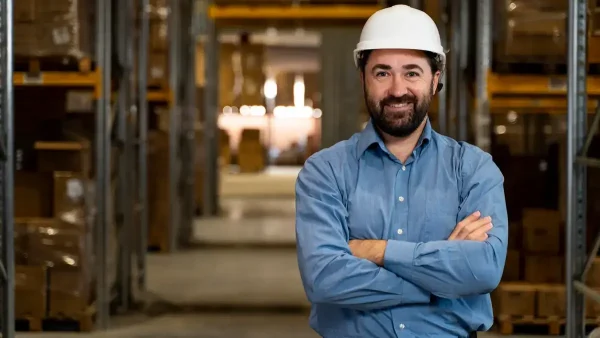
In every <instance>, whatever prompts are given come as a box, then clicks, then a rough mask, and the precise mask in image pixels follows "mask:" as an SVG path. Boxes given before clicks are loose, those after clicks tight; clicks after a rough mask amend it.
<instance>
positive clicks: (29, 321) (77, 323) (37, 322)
mask: <svg viewBox="0 0 600 338" xmlns="http://www.w3.org/2000/svg"><path fill="white" fill-rule="evenodd" d="M95 319H96V308H95V306H94V305H91V306H89V307H88V308H87V309H86V311H84V312H83V313H82V314H81V315H80V316H78V317H77V318H67V317H61V318H18V319H16V321H15V329H16V330H17V331H28V332H41V331H48V332H77V331H79V332H91V331H92V330H93V329H94V322H95Z"/></svg>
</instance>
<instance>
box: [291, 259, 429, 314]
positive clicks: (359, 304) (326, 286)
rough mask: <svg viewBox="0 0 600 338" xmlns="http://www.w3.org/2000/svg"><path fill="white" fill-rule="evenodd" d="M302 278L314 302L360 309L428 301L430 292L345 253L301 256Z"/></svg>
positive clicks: (376, 308) (425, 302) (374, 308)
mask: <svg viewBox="0 0 600 338" xmlns="http://www.w3.org/2000/svg"><path fill="white" fill-rule="evenodd" d="M299 266H300V272H301V276H302V281H303V283H304V286H305V290H306V293H307V296H308V298H309V300H310V301H311V302H312V303H317V304H318V303H321V304H329V305H338V306H341V307H347V308H352V309H358V310H379V309H384V308H389V307H394V306H398V305H406V304H428V303H429V302H430V298H431V294H430V293H429V292H427V291H425V290H423V289H422V288H419V287H418V286H416V285H414V284H412V283H410V282H408V281H406V280H404V279H402V278H401V277H399V276H397V275H396V274H394V273H392V272H390V271H388V270H386V269H383V268H381V267H378V266H376V265H375V264H373V263H371V262H369V261H366V260H362V259H358V258H356V257H353V256H351V255H348V254H346V253H342V254H339V255H327V254H325V255H323V256H321V257H315V256H313V258H312V259H309V260H308V261H306V260H300V264H299Z"/></svg>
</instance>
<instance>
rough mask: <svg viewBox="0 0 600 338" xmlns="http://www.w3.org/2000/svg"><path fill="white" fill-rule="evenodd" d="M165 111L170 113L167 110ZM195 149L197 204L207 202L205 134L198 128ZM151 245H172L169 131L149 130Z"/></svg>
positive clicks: (158, 246) (165, 248) (164, 112)
mask: <svg viewBox="0 0 600 338" xmlns="http://www.w3.org/2000/svg"><path fill="white" fill-rule="evenodd" d="M162 115H163V116H164V115H168V114H167V113H166V111H163V112H162ZM195 141H196V148H195V151H194V155H195V161H196V164H195V166H194V168H195V172H194V199H195V205H196V206H197V207H202V205H203V194H204V192H203V183H204V181H203V177H204V172H203V168H204V163H205V156H204V152H203V151H202V149H203V144H204V135H203V133H202V131H201V130H200V129H196V135H195ZM147 155H148V219H149V222H150V223H149V224H148V247H150V248H153V249H158V250H160V251H165V250H167V249H168V240H169V229H170V227H169V224H170V218H169V216H170V210H169V204H168V203H165V202H164V201H165V199H168V198H169V131H168V130H156V131H152V132H150V133H149V134H148V153H147Z"/></svg>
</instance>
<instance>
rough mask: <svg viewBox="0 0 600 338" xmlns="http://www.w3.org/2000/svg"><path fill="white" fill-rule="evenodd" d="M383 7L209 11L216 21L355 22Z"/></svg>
mask: <svg viewBox="0 0 600 338" xmlns="http://www.w3.org/2000/svg"><path fill="white" fill-rule="evenodd" d="M381 8H382V7H381V6H372V5H369V6H367V5H322V6H319V5H312V6H311V5H306V6H247V5H246V6H244V5H232V6H216V5H213V6H211V7H210V9H209V15H210V17H211V18H213V19H215V20H231V19H242V20H243V19H265V20H269V19H271V20H273V19H304V20H311V19H314V20H323V19H337V20H355V19H367V18H369V16H371V15H372V14H373V13H375V12H376V11H378V10H380V9H381Z"/></svg>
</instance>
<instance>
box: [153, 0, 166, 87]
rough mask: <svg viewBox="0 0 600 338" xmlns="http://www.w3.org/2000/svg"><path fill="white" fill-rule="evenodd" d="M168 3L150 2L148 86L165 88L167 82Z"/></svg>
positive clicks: (159, 0) (161, 0)
mask: <svg viewBox="0 0 600 338" xmlns="http://www.w3.org/2000/svg"><path fill="white" fill-rule="evenodd" d="M167 5H168V1H167V0H151V1H150V8H149V16H150V43H149V46H148V48H149V50H148V85H150V86H154V87H162V88H165V87H167V83H168V81H169V54H168V50H169V43H168V41H169V39H168V37H169V33H168V14H169V10H168V7H167Z"/></svg>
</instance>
